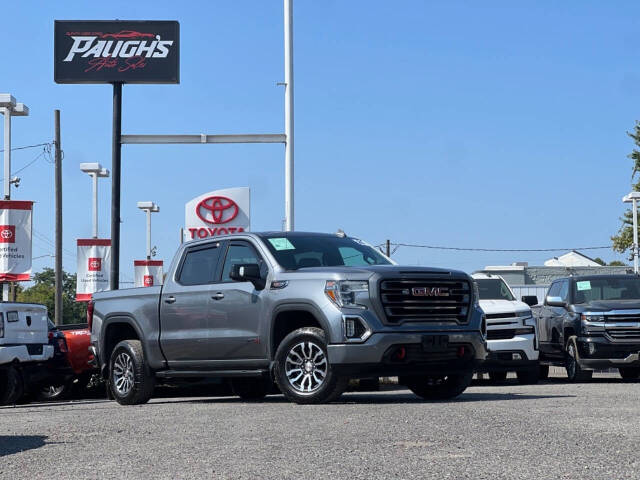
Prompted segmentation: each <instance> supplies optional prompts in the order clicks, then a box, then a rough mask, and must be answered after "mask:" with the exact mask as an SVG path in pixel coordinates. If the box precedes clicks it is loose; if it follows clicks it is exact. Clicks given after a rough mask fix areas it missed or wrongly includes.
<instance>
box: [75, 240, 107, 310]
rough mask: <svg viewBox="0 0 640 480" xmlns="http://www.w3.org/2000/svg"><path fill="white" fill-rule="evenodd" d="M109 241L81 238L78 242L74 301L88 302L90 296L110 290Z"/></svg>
mask: <svg viewBox="0 0 640 480" xmlns="http://www.w3.org/2000/svg"><path fill="white" fill-rule="evenodd" d="M110 272H111V240H109V239H103V238H82V239H79V240H78V276H77V282H76V300H77V301H78V302H88V301H89V300H91V296H92V294H94V293H96V292H104V291H105V290H111V283H110V279H109V276H110V275H109V274H110Z"/></svg>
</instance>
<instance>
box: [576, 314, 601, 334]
mask: <svg viewBox="0 0 640 480" xmlns="http://www.w3.org/2000/svg"><path fill="white" fill-rule="evenodd" d="M580 323H581V324H582V330H583V331H584V332H587V333H590V332H604V315H590V314H582V315H580Z"/></svg>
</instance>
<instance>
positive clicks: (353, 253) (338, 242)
mask: <svg viewBox="0 0 640 480" xmlns="http://www.w3.org/2000/svg"><path fill="white" fill-rule="evenodd" d="M262 238H263V239H264V241H265V242H264V243H265V244H266V245H267V247H269V250H270V251H271V253H272V254H273V256H274V257H275V258H276V260H277V261H278V263H279V264H280V265H282V267H284V268H285V269H286V270H298V269H300V268H309V267H338V266H340V267H366V266H369V265H391V262H390V261H389V260H387V258H386V257H384V256H383V255H382V254H381V253H380V252H378V251H377V250H376V249H375V248H373V247H372V246H370V245H368V244H367V243H365V242H363V241H361V240H358V239H355V238H349V237H337V236H336V237H332V236H329V235H291V236H286V235H284V234H282V235H278V234H274V235H264V236H262Z"/></svg>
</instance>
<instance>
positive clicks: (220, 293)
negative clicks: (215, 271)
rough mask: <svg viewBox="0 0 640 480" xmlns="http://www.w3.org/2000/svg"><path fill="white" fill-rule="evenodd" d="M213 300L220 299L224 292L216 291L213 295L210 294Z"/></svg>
mask: <svg viewBox="0 0 640 480" xmlns="http://www.w3.org/2000/svg"><path fill="white" fill-rule="evenodd" d="M211 298H212V299H213V300H222V299H223V298H224V293H222V292H218V293H216V294H215V295H211Z"/></svg>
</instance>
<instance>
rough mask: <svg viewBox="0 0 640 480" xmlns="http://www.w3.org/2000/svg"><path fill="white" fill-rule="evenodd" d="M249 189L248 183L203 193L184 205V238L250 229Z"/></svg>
mask: <svg viewBox="0 0 640 480" xmlns="http://www.w3.org/2000/svg"><path fill="white" fill-rule="evenodd" d="M250 200H251V192H250V190H249V188H248V187H240V188H227V189H224V190H216V191H214V192H209V193H205V194H203V195H200V196H198V197H196V198H194V199H193V200H191V201H189V202H188V203H187V204H186V205H185V228H184V238H185V240H197V239H202V238H207V237H215V236H218V235H228V234H230V233H241V232H244V231H247V230H249V224H250V222H249V207H250V203H251V201H250Z"/></svg>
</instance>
